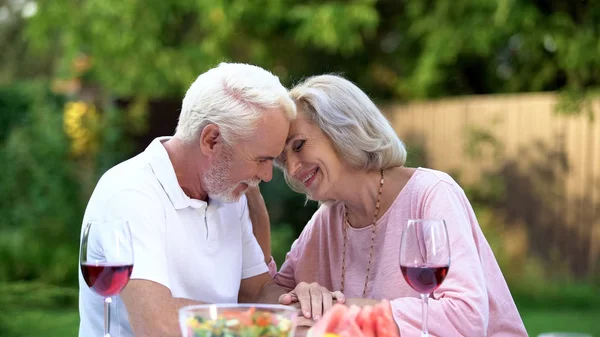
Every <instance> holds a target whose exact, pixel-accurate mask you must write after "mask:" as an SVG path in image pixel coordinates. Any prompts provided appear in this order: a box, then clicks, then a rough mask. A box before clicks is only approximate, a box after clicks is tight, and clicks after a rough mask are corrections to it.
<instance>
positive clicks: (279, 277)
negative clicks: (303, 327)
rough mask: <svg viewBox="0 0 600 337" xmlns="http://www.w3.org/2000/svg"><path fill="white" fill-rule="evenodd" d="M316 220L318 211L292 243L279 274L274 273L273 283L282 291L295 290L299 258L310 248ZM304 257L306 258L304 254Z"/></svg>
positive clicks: (318, 216)
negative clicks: (282, 289)
mask: <svg viewBox="0 0 600 337" xmlns="http://www.w3.org/2000/svg"><path fill="white" fill-rule="evenodd" d="M318 219H320V211H319V210H317V212H315V214H314V215H313V217H312V218H311V219H310V221H309V222H308V223H307V224H306V226H305V227H304V230H302V233H301V234H300V236H299V237H298V239H296V240H295V241H294V243H292V247H291V248H290V251H289V252H288V253H287V254H286V256H285V261H284V262H283V264H282V265H281V268H280V269H279V272H277V271H276V272H275V273H274V276H273V280H274V281H275V283H277V284H278V285H280V286H281V287H283V288H284V289H287V290H288V291H292V290H293V289H295V288H296V285H297V284H298V282H297V279H296V269H297V266H298V262H299V261H300V258H301V257H302V255H303V254H302V252H306V251H307V249H310V248H311V246H310V242H311V240H310V238H311V236H312V230H313V228H314V227H315V222H317V221H319V220H318ZM304 255H305V256H306V254H304Z"/></svg>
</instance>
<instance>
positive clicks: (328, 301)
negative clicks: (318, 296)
mask: <svg viewBox="0 0 600 337" xmlns="http://www.w3.org/2000/svg"><path fill="white" fill-rule="evenodd" d="M322 291H323V314H325V313H326V312H327V311H329V309H331V306H333V295H332V294H331V293H330V292H329V290H327V289H325V288H323V289H322Z"/></svg>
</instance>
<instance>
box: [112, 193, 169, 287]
mask: <svg viewBox="0 0 600 337" xmlns="http://www.w3.org/2000/svg"><path fill="white" fill-rule="evenodd" d="M102 214H103V216H104V217H105V218H109V219H118V220H125V221H127V222H129V228H130V230H131V240H132V246H133V271H132V273H131V279H143V280H149V281H153V282H156V283H159V284H162V285H163V286H165V287H167V288H170V284H169V274H168V264H167V254H166V240H165V238H166V235H165V231H166V220H165V215H164V210H163V207H162V204H161V203H160V201H158V200H156V198H154V197H152V196H151V195H148V193H145V192H142V191H138V190H126V191H121V192H117V193H116V194H115V195H113V196H112V198H111V199H110V200H109V201H108V202H107V203H106V205H105V207H104V209H103V210H102Z"/></svg>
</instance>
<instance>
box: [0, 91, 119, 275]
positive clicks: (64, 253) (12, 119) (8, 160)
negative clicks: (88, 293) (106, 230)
mask: <svg viewBox="0 0 600 337" xmlns="http://www.w3.org/2000/svg"><path fill="white" fill-rule="evenodd" d="M48 87H49V86H48V85H47V83H46V82H43V81H39V82H28V83H19V84H15V86H11V87H6V88H4V87H2V88H0V97H2V99H0V111H2V112H3V113H2V116H3V118H4V119H5V121H6V122H7V123H6V124H4V123H3V124H2V127H3V128H2V129H0V132H2V134H4V135H5V136H4V137H3V138H0V162H1V163H3V164H2V165H1V166H0V177H2V179H1V180H0V195H2V198H3V202H2V203H0V260H1V261H2V263H1V264H0V282H5V281H15V280H39V281H43V282H48V283H56V284H71V285H73V284H75V283H76V280H77V278H76V275H77V272H76V271H77V268H78V264H77V262H76V261H77V260H76V258H75V257H76V256H77V255H78V254H77V252H78V246H79V245H78V241H79V230H80V226H81V218H82V216H83V210H84V207H85V204H86V202H87V198H88V197H89V195H90V193H91V188H92V187H93V186H94V184H95V182H96V180H97V178H98V175H99V173H100V172H103V171H104V170H105V169H106V168H107V167H109V166H111V165H113V164H114V163H115V162H117V161H118V160H120V159H122V158H123V155H124V153H123V151H120V147H119V146H116V145H115V144H114V143H115V142H117V141H121V140H117V139H115V138H118V137H114V135H112V134H113V133H115V132H116V131H114V129H119V127H118V125H116V124H115V123H114V121H113V120H114V119H115V118H114V117H113V119H112V120H111V113H110V111H111V110H110V109H107V113H105V114H104V115H103V118H102V122H98V125H97V128H96V129H93V130H92V129H89V130H88V129H86V131H85V132H93V133H94V137H95V138H97V143H98V145H97V148H96V150H94V147H91V146H88V147H83V148H81V146H80V148H78V151H79V152H74V151H73V149H74V147H73V145H74V144H77V143H76V139H72V138H70V137H68V135H67V134H66V133H65V132H64V115H65V113H68V112H69V109H67V108H66V107H69V105H70V104H73V103H67V100H66V98H65V97H63V96H58V95H56V94H53V93H52V92H51V91H50V90H49V88H48ZM112 115H114V113H113V114H112ZM6 126H8V127H9V128H10V129H9V130H5V129H4V127H6ZM78 132H83V131H78ZM123 144H124V145H125V144H126V142H125V143H123ZM124 145H123V146H122V148H123V149H125V150H126V149H127V147H126V146H124ZM100 150H104V151H100ZM74 258H75V260H73V259H74ZM69 261H71V262H69Z"/></svg>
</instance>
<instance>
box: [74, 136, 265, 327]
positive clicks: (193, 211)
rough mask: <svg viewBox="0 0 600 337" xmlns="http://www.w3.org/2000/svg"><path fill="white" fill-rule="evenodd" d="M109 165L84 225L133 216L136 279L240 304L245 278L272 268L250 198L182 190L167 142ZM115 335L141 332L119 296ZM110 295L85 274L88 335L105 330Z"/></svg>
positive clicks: (82, 299)
mask: <svg viewBox="0 0 600 337" xmlns="http://www.w3.org/2000/svg"><path fill="white" fill-rule="evenodd" d="M167 139H169V137H161V138H157V139H155V140H154V141H153V142H152V143H151V144H150V145H149V146H148V148H146V150H145V151H144V152H143V153H141V154H139V155H137V156H136V157H134V158H132V159H129V160H127V161H125V162H123V163H121V164H119V165H117V166H115V167H113V168H112V169H110V170H109V171H107V172H106V173H105V174H104V175H103V176H102V178H101V179H100V181H99V182H98V185H97V186H96V188H95V190H94V192H93V194H92V197H91V198H90V201H89V203H88V206H87V209H86V211H85V215H84V220H83V224H85V223H86V222H87V221H89V220H94V219H99V218H114V219H123V220H127V221H129V225H130V227H131V233H132V240H133V251H134V265H133V272H132V275H131V278H132V279H144V280H150V281H154V282H157V283H160V284H162V285H164V286H165V287H167V288H169V289H170V290H171V293H172V295H173V296H174V297H181V298H188V299H193V300H198V301H203V302H209V303H236V302H237V296H238V292H239V288H240V281H241V280H242V279H245V278H249V277H252V276H256V275H259V274H262V273H265V272H267V271H268V269H267V266H266V264H265V262H264V256H263V254H262V251H261V249H260V246H259V245H258V242H257V241H256V238H255V237H254V235H253V234H252V224H251V222H250V218H249V215H248V209H247V204H246V197H245V196H244V197H242V198H241V199H240V200H239V201H238V202H236V203H230V204H229V203H220V202H217V201H214V200H210V201H209V202H208V203H206V202H204V201H201V200H196V199H191V198H189V197H188V196H187V195H186V194H185V193H184V192H183V190H182V189H181V187H180V186H179V184H178V182H177V178H176V176H175V171H174V169H173V166H172V164H171V161H170V159H169V156H168V154H167V151H166V150H165V148H164V146H163V145H162V142H164V141H166V140H167ZM111 309H112V310H111V311H112V313H111V336H113V337H125V336H126V337H130V336H133V333H132V331H131V327H130V325H129V321H128V315H127V310H126V308H125V305H124V304H123V301H122V300H121V298H120V297H119V296H117V297H116V298H113V303H112V305H111ZM103 310H104V309H103V299H102V297H101V296H99V295H97V294H96V293H94V292H92V291H91V290H90V289H89V288H88V286H87V285H86V283H85V281H84V280H83V277H82V275H81V271H80V272H79V313H80V317H81V324H80V327H79V336H80V337H92V336H102V334H103V326H104V325H103V324H104V318H103V317H104V316H103V315H104V311H103Z"/></svg>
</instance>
